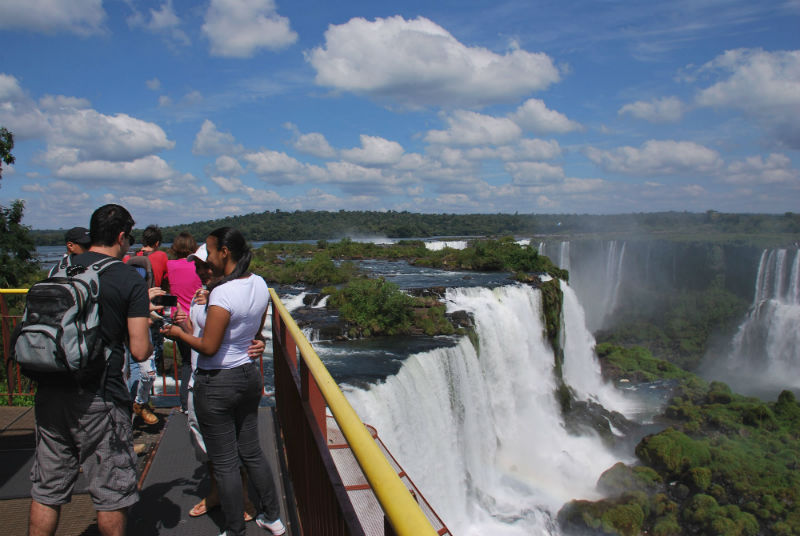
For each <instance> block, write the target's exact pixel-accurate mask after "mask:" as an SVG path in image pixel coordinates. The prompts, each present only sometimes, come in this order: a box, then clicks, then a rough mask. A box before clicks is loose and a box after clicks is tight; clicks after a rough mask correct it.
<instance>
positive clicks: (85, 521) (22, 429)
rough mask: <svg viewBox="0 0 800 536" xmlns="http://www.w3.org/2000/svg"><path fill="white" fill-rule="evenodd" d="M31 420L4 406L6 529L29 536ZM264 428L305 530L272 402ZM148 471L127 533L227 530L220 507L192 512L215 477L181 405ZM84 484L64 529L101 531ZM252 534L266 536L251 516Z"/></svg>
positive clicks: (0, 479)
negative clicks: (204, 461)
mask: <svg viewBox="0 0 800 536" xmlns="http://www.w3.org/2000/svg"><path fill="white" fill-rule="evenodd" d="M33 424H34V419H33V408H30V407H0V520H2V525H3V528H2V530H0V532H2V533H3V534H4V535H6V536H24V535H25V534H26V532H27V526H28V508H29V505H30V498H29V492H30V481H29V477H28V475H29V473H30V466H31V464H32V463H33V461H32V460H33V446H34V441H35V439H34V427H33ZM258 426H259V435H260V439H261V447H262V449H263V450H264V453H265V455H266V456H267V459H268V461H269V464H270V467H271V468H272V470H273V477H274V479H275V485H276V488H277V490H278V495H279V497H280V498H281V519H283V520H284V523H285V524H286V526H287V534H299V530H297V526H298V523H297V516H296V512H295V509H294V505H293V503H292V501H291V500H288V501H287V497H288V498H291V497H292V496H293V495H292V492H291V489H288V490H287V486H290V484H288V480H287V479H286V478H285V477H284V475H285V470H284V463H283V459H282V454H281V453H282V452H283V449H282V447H281V446H280V441H279V438H278V437H277V436H276V426H275V420H274V414H273V410H272V408H261V409H260V410H259V424H258ZM145 470H146V475H145V478H144V482H143V484H142V489H141V490H140V496H141V497H140V500H139V502H138V503H137V504H136V505H134V506H133V507H132V508H131V509H130V511H129V515H128V534H130V535H132V536H138V535H148V536H149V535H164V536H167V535H170V536H172V535H210V536H216V535H217V534H219V533H220V532H221V523H222V518H223V515H222V512H221V510H220V509H219V508H216V509H214V510H211V512H210V513H209V514H206V515H204V516H201V517H196V518H192V517H189V510H190V509H191V508H192V506H194V505H195V504H196V503H197V502H198V501H199V500H200V499H201V498H202V497H204V496H205V493H206V492H207V491H208V486H209V480H208V475H207V472H206V470H205V466H204V465H203V464H200V463H199V462H198V461H197V460H196V459H195V456H194V449H193V448H192V446H191V443H190V440H189V429H188V425H187V422H186V416H185V415H183V414H182V413H180V412H178V411H173V412H172V413H171V414H170V415H169V417H168V419H167V422H166V423H165V425H164V429H163V432H162V435H161V439H160V440H159V442H158V446H157V449H156V450H155V452H154V454H153V455H152V457H151V459H150V460H149V462H148V467H147V468H146V469H145ZM84 489H85V485H84V484H83V483H82V479H79V482H78V486H77V488H76V493H75V494H74V495H73V497H72V502H71V503H69V504H68V505H65V506H63V507H62V510H61V521H60V523H59V530H58V532H57V534H58V535H60V536H62V535H63V536H71V535H76V536H77V535H81V536H90V535H95V534H98V532H97V523H96V514H95V511H94V508H93V507H92V503H91V500H90V498H89V497H88V495H86V494H85V493H81V492H82V490H84ZM252 497H255V494H253V495H252ZM247 534H248V535H259V536H263V535H264V534H265V532H264V531H263V530H262V529H260V528H258V526H257V525H256V524H255V523H252V522H251V523H248V524H247Z"/></svg>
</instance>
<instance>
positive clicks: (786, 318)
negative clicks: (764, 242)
mask: <svg viewBox="0 0 800 536" xmlns="http://www.w3.org/2000/svg"><path fill="white" fill-rule="evenodd" d="M715 365H716V366H714V365H712V366H713V370H714V372H715V373H717V374H720V375H721V376H722V378H723V379H725V381H727V382H728V383H730V384H731V386H732V387H734V388H735V389H736V390H737V391H740V392H743V393H746V394H753V395H764V396H769V397H773V396H774V395H775V394H777V392H779V391H780V390H782V389H786V388H788V389H793V390H794V391H796V392H800V250H786V249H773V250H764V252H763V253H762V254H761V260H760V262H759V266H758V274H757V276H756V282H755V291H754V298H753V303H752V305H751V306H750V310H749V311H748V313H747V316H746V317H745V319H744V321H743V322H742V324H741V325H740V326H739V329H738V331H737V333H736V335H735V336H734V338H733V342H732V343H731V351H730V354H729V356H727V358H725V359H724V362H723V363H722V366H719V363H718V362H717V363H716V364H715Z"/></svg>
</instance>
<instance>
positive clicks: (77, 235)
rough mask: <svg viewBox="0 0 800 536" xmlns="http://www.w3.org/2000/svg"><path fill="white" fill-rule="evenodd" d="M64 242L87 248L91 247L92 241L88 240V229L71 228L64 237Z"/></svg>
mask: <svg viewBox="0 0 800 536" xmlns="http://www.w3.org/2000/svg"><path fill="white" fill-rule="evenodd" d="M64 242H74V243H76V244H78V245H80V246H84V247H87V248H88V247H89V246H91V245H92V239H91V238H89V229H87V228H86V227H73V228H72V229H70V230H69V231H67V234H65V235H64Z"/></svg>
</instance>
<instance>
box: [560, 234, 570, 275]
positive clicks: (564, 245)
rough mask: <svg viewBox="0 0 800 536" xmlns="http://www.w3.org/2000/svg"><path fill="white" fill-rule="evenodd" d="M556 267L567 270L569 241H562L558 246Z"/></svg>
mask: <svg viewBox="0 0 800 536" xmlns="http://www.w3.org/2000/svg"><path fill="white" fill-rule="evenodd" d="M558 267H559V268H561V269H564V270H569V242H567V241H563V242H561V245H560V246H559V248H558Z"/></svg>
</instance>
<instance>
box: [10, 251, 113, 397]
mask: <svg viewBox="0 0 800 536" xmlns="http://www.w3.org/2000/svg"><path fill="white" fill-rule="evenodd" d="M117 262H120V261H119V260H118V259H115V258H113V257H107V258H104V259H101V260H99V261H97V262H95V263H93V264H90V265H89V266H83V265H80V264H73V263H72V256H70V255H68V256H65V257H64V258H63V259H62V260H61V261H60V262H59V264H58V265H56V267H55V268H54V269H53V271H51V275H50V276H49V277H47V278H46V279H43V280H42V281H39V282H38V283H36V284H34V285H33V286H32V287H31V288H30V290H29V291H28V295H27V297H26V301H25V311H24V312H23V314H22V319H21V320H20V322H19V325H18V326H17V328H16V330H15V336H14V338H13V340H12V344H13V350H12V353H13V358H14V360H15V361H16V362H17V363H19V365H20V368H21V369H22V372H23V374H25V375H26V376H28V377H30V378H32V379H37V378H40V377H41V376H42V375H45V376H52V375H54V374H57V373H62V374H63V373H68V374H69V375H71V376H73V377H75V378H76V379H77V380H79V381H80V380H82V379H84V378H87V377H90V376H91V375H93V374H94V373H95V372H97V371H102V370H104V369H105V366H104V365H105V361H106V360H107V359H108V357H109V355H110V353H111V352H110V349H109V348H107V347H106V345H105V344H104V343H103V340H102V337H101V335H100V304H99V302H98V298H99V295H100V274H102V273H103V272H104V271H105V270H106V269H108V268H109V267H110V266H111V265H113V264H115V263H117ZM100 358H102V360H101V359H100Z"/></svg>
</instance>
